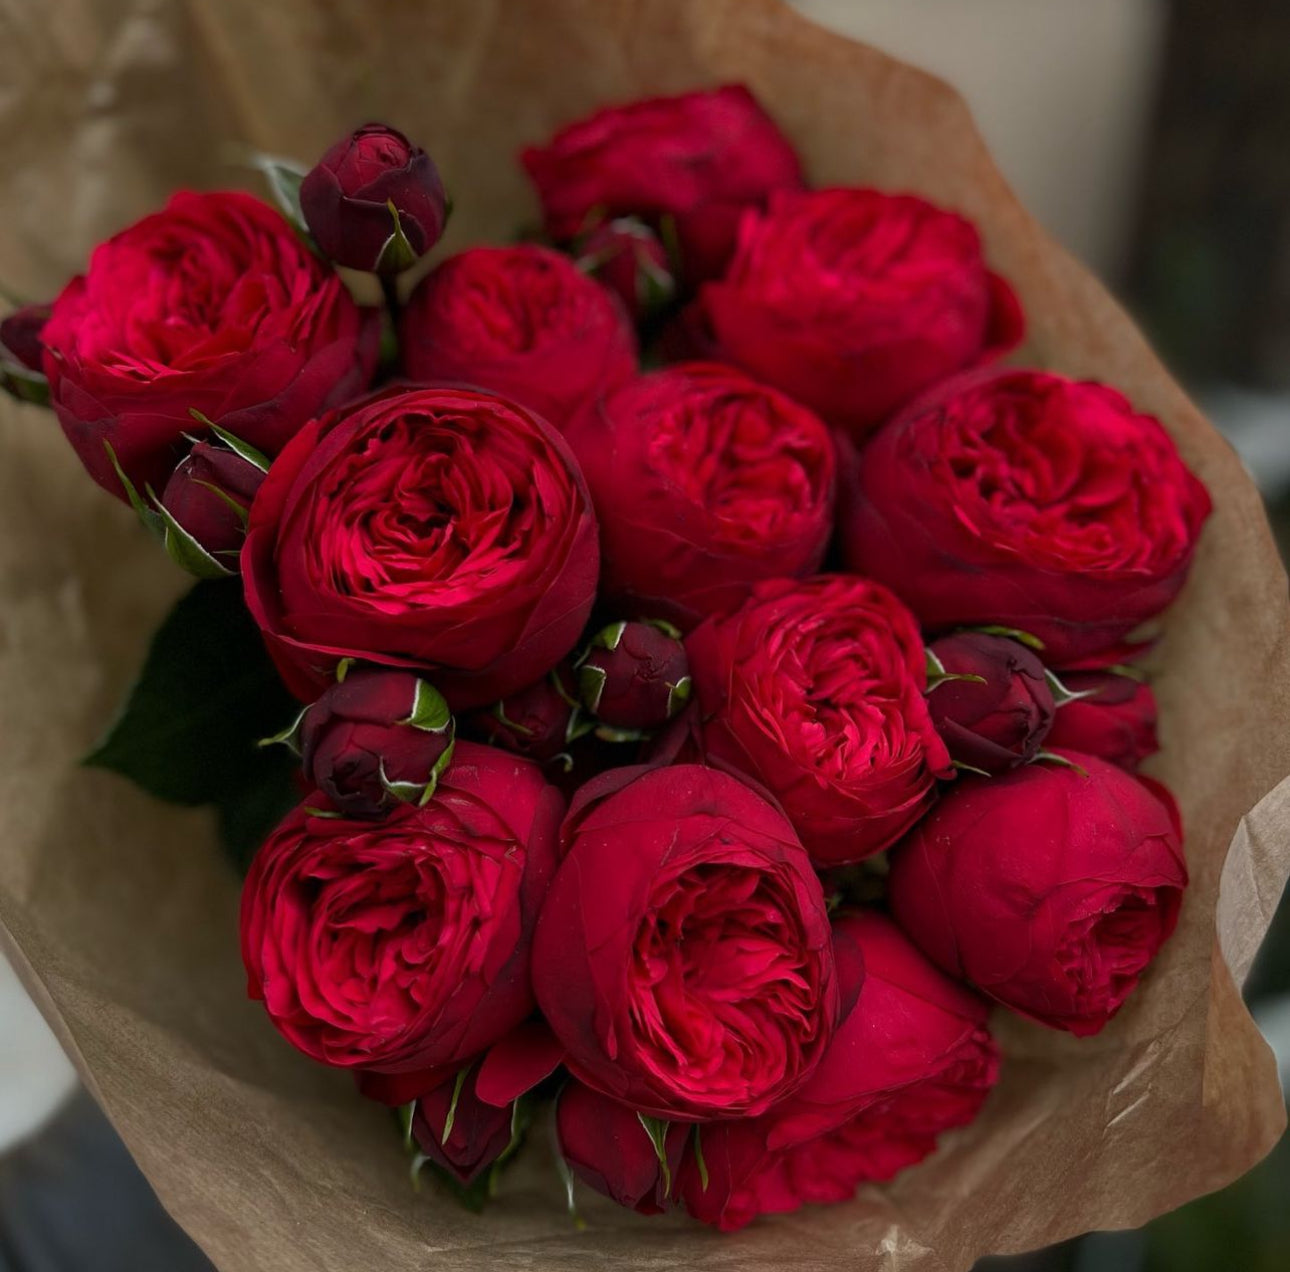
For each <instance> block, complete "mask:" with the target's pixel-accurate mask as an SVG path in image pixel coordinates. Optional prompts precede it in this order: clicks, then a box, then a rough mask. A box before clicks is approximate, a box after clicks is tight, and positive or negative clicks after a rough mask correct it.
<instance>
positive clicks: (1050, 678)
mask: <svg viewBox="0 0 1290 1272" xmlns="http://www.w3.org/2000/svg"><path fill="white" fill-rule="evenodd" d="M1044 679H1045V680H1046V681H1047V682H1048V689H1049V691H1050V692H1051V693H1052V695H1053V705H1054V706H1058V707H1064V706H1066V704H1067V703H1068V702H1078V701H1079V700H1080V699H1081V698H1094V697H1096V696H1097V695H1098V693H1099V692H1100V690H1097V689H1081V690H1080V691H1079V692H1078V693H1074V692H1072V691H1071V690H1070V689H1067V688H1066V686H1065V685H1064V684H1062V682H1061V681H1060V680H1059V679H1058V678H1057V673H1056V672H1055V671H1049V670H1048V668H1047V667H1045V668H1044Z"/></svg>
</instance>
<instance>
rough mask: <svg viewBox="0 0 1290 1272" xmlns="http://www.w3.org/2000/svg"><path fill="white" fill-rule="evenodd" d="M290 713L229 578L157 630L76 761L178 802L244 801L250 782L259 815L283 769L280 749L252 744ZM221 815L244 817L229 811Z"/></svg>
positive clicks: (194, 596)
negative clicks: (106, 726) (121, 700)
mask: <svg viewBox="0 0 1290 1272" xmlns="http://www.w3.org/2000/svg"><path fill="white" fill-rule="evenodd" d="M298 709H299V704H298V703H296V702H295V701H294V700H293V699H292V698H291V696H290V695H289V694H288V693H287V691H286V689H285V688H284V687H283V686H282V683H281V682H280V681H279V679H278V676H277V673H276V672H275V671H274V668H273V664H272V663H271V662H270V661H269V657H268V654H266V653H265V650H264V645H263V642H262V641H261V639H260V633H259V630H258V629H257V628H256V625H255V622H254V620H253V619H252V618H251V616H250V614H249V613H248V612H247V610H246V607H245V605H244V604H243V603H242V589H241V587H240V585H239V584H238V582H237V581H236V580H232V579H227V580H208V581H204V582H201V583H198V584H197V585H196V587H194V588H193V589H192V591H190V592H189V593H188V594H187V595H186V596H185V597H183V598H182V599H181V600H180V601H179V603H178V604H177V605H176V606H175V608H174V609H173V610H172V611H171V612H170V615H169V616H168V617H167V619H166V620H165V622H164V623H163V624H162V625H161V627H160V628H159V629H158V631H157V633H156V635H155V636H154V637H153V641H152V646H151V648H150V649H149V650H148V655H147V659H146V660H145V662H144V666H143V670H142V672H141V673H140V676H139V679H138V682H137V683H136V684H135V686H134V688H133V690H132V691H131V693H130V696H129V699H128V700H127V702H126V704H125V708H124V710H123V711H122V713H121V716H120V718H119V719H118V720H117V721H116V723H115V724H114V725H113V726H112V728H111V730H110V731H109V732H108V735H107V737H106V738H104V740H103V741H102V742H101V743H100V744H99V746H98V747H96V748H95V750H94V751H93V752H91V753H90V754H89V755H88V756H86V758H85V760H84V763H85V764H87V765H89V766H91V767H93V768H105V769H111V770H112V771H113V772H115V773H120V774H122V775H123V776H125V777H128V778H130V779H131V780H132V781H134V782H136V783H137V784H138V785H139V786H141V787H143V789H144V790H146V791H149V792H150V793H151V794H153V795H156V796H157V797H158V798H160V799H165V800H170V801H171V802H172V803H177V804H190V805H194V804H205V803H219V804H221V805H223V804H224V803H225V802H226V801H228V800H230V799H242V800H247V797H248V793H249V788H250V786H251V785H252V784H254V783H256V782H257V781H258V782H261V783H263V792H262V795H261V797H260V800H259V802H260V806H261V809H262V810H263V809H267V807H268V806H269V805H270V804H273V803H274V800H273V799H271V798H270V797H269V796H270V794H271V793H272V792H273V790H274V788H275V785H276V788H277V790H278V791H279V792H280V791H281V790H282V775H283V774H284V773H288V774H289V772H290V763H289V761H288V757H287V756H286V755H285V753H282V752H278V753H274V752H266V751H262V750H260V749H259V747H258V746H257V742H258V740H259V739H260V738H262V737H264V736H265V735H266V734H268V733H271V732H273V731H274V730H276V729H278V728H280V727H281V724H282V721H283V720H284V719H287V718H290V716H292V715H293V714H294V712H295V711H296V710H298ZM284 761H287V762H286V763H284ZM248 802H249V801H248ZM227 816H228V818H229V820H230V821H232V822H237V823H239V824H245V823H246V821H247V818H245V817H242V816H241V815H239V814H234V813H233V812H232V811H231V810H230V811H229V813H228V814H227ZM266 816H267V813H266ZM252 820H254V819H252Z"/></svg>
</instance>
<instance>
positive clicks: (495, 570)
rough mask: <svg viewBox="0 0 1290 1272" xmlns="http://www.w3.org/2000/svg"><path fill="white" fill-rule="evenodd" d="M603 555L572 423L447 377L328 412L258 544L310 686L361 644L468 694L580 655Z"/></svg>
mask: <svg viewBox="0 0 1290 1272" xmlns="http://www.w3.org/2000/svg"><path fill="white" fill-rule="evenodd" d="M597 564H598V553H597V546H596V523H595V518H594V515H593V513H592V510H591V504H590V500H589V499H588V497H587V493H586V489H585V487H584V485H583V483H582V479H581V476H580V475H579V473H578V469H577V465H576V464H575V463H574V461H573V458H572V456H571V455H570V454H569V452H568V450H567V449H566V447H565V445H564V443H563V442H562V441H561V440H560V438H559V437H558V436H557V435H556V434H555V433H554V432H553V431H552V430H551V429H550V428H548V427H547V426H546V425H545V424H544V423H542V422H541V421H540V420H539V419H537V418H536V417H535V416H533V415H530V414H529V413H528V412H527V411H525V410H522V409H521V408H519V407H517V406H515V405H513V404H511V403H508V402H505V401H503V400H501V399H500V398H496V397H493V396H492V395H490V394H485V393H477V392H474V391H471V390H466V389H447V388H437V389H407V388H393V389H388V390H386V391H384V392H382V393H379V394H377V395H375V396H373V397H371V398H368V399H367V400H366V401H363V402H360V403H358V404H356V405H354V406H352V407H350V408H349V409H348V410H346V411H343V412H338V413H335V414H333V415H330V416H328V417H326V418H324V419H322V420H318V421H315V422H313V423H311V424H310V425H309V426H308V427H307V428H306V429H304V430H303V431H302V432H301V433H300V434H299V435H298V437H297V438H296V439H295V440H294V442H293V443H292V444H291V445H290V446H289V447H288V448H287V450H286V451H285V452H284V453H283V454H282V456H281V457H280V458H279V459H278V461H277V462H276V463H275V464H274V465H273V468H272V470H271V471H270V473H269V476H268V477H267V478H266V480H265V483H264V485H263V486H262V487H261V489H260V492H259V494H258V495H257V497H256V501H255V506H254V508H253V509H252V511H251V520H250V526H249V529H248V532H247V539H246V545H245V547H244V548H243V552H242V566H243V582H244V585H245V589H246V599H247V604H248V606H249V607H250V610H251V613H252V614H253V615H254V617H255V619H256V621H257V622H258V623H259V624H260V627H261V630H262V631H263V632H264V635H265V639H266V642H267V644H268V647H269V651H270V653H271V654H272V655H273V658H274V661H275V662H276V663H277V665H278V668H279V670H280V671H281V673H282V676H283V679H284V680H286V682H287V685H288V687H289V688H291V689H292V691H293V692H295V693H296V694H297V695H298V696H300V697H301V698H305V699H309V698H311V697H313V696H314V695H315V694H316V693H317V691H318V689H319V688H320V687H321V686H322V685H324V684H325V683H326V682H327V680H328V679H329V677H330V676H331V674H332V670H333V669H334V667H335V666H336V664H337V662H338V661H339V660H340V659H342V658H359V659H363V660H366V661H369V662H376V663H383V664H386V665H391V666H403V667H419V668H424V669H426V671H427V672H428V673H430V678H431V680H432V681H433V683H434V685H435V686H436V688H438V689H439V690H440V691H441V692H442V693H443V695H444V697H445V698H447V700H448V701H449V703H450V704H451V705H452V706H453V708H454V709H456V708H461V707H470V706H477V705H480V704H482V703H485V702H492V701H495V700H497V699H499V698H503V697H505V696H506V695H507V694H509V693H512V692H513V691H515V690H516V689H519V688H522V687H523V686H525V685H528V684H531V683H532V682H533V681H535V680H537V679H538V678H539V677H540V676H541V675H542V674H543V673H544V672H546V671H548V670H550V668H552V667H553V666H555V664H556V663H557V662H558V661H559V660H560V658H561V657H563V655H564V654H566V653H568V651H569V650H570V649H571V648H572V646H573V645H574V643H575V642H576V641H577V639H578V636H579V634H580V632H581V631H582V628H583V624H584V623H585V622H586V618H587V615H588V613H589V612H590V610H591V604H592V600H593V597H594V593H595V587H596V571H597Z"/></svg>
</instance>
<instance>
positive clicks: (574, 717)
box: [564, 706, 596, 742]
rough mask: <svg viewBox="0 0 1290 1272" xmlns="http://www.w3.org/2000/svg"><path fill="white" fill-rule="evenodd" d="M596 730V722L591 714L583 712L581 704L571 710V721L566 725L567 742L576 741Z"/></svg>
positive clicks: (565, 738)
mask: <svg viewBox="0 0 1290 1272" xmlns="http://www.w3.org/2000/svg"><path fill="white" fill-rule="evenodd" d="M595 731H596V722H595V720H594V719H592V717H591V716H589V715H585V714H584V713H583V710H582V707H581V706H575V707H574V709H573V710H572V711H571V712H569V723H568V724H566V725H565V726H564V740H565V741H566V742H576V741H577V740H578V739H579V738H585V737H586V736H587V734H588V733H594V732H595Z"/></svg>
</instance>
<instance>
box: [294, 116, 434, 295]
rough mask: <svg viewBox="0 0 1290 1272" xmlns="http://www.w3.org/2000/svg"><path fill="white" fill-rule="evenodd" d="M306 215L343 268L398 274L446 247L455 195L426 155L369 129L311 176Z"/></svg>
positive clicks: (338, 147)
mask: <svg viewBox="0 0 1290 1272" xmlns="http://www.w3.org/2000/svg"><path fill="white" fill-rule="evenodd" d="M300 210H301V211H302V212H303V213H304V217H305V223H306V224H307V225H308V226H309V232H310V234H312V235H313V237H314V241H315V242H316V243H317V244H318V246H319V247H320V248H321V249H322V251H323V252H324V253H325V254H326V255H327V256H330V257H331V259H332V260H334V261H336V262H337V264H340V265H348V266H349V267H350V268H351V269H362V270H368V271H370V272H374V273H378V274H397V273H399V272H400V271H402V270H405V269H407V268H408V266H410V265H412V264H414V263H415V262H416V261H417V260H418V259H419V258H420V257H422V256H424V255H425V253H426V252H428V251H429V250H430V249H431V248H432V247H433V246H434V245H435V244H436V243H437V242H438V241H439V239H440V237H441V236H442V234H443V227H444V222H445V221H446V220H447V217H448V196H447V195H446V194H445V193H444V188H443V182H442V181H441V180H440V178H439V170H438V169H437V168H436V167H435V166H434V161H433V160H432V159H431V158H430V156H429V155H428V154H426V152H425V151H424V150H422V149H421V148H420V147H419V146H414V145H412V143H411V142H410V141H408V139H407V138H406V137H405V136H404V135H403V134H402V133H401V132H397V131H396V130H395V129H393V128H388V127H386V125H384V124H365V125H364V126H363V127H362V128H360V129H359V130H358V131H357V132H355V133H351V134H350V135H349V136H348V137H345V138H344V139H343V140H341V141H338V142H337V143H336V144H335V145H334V146H333V147H332V148H331V149H330V150H329V151H327V153H326V154H325V155H323V157H322V158H321V159H320V160H319V161H318V163H317V164H315V165H314V167H313V168H312V169H311V170H310V171H309V173H308V175H307V176H306V177H305V179H304V181H303V182H302V183H301V186H300Z"/></svg>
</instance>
